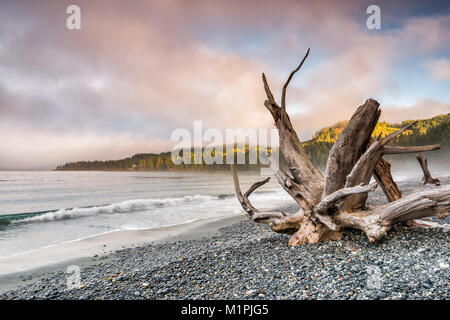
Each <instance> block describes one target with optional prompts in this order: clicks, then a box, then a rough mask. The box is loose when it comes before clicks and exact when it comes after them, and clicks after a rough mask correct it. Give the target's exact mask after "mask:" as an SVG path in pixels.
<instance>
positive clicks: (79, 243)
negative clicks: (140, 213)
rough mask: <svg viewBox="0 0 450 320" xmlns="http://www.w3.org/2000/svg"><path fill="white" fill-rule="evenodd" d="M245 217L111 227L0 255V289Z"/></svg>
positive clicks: (204, 233)
mask: <svg viewBox="0 0 450 320" xmlns="http://www.w3.org/2000/svg"><path fill="white" fill-rule="evenodd" d="M245 219H247V218H246V217H245V215H244V214H232V215H228V216H221V217H213V218H203V219H197V220H194V221H190V222H187V223H183V224H177V225H172V226H166V227H159V228H154V229H142V230H120V231H111V232H106V233H102V234H98V235H93V236H89V237H85V238H82V239H78V240H73V241H69V242H65V243H62V244H57V245H52V246H48V247H44V248H40V249H36V250H32V251H27V252H24V253H19V254H15V255H13V256H8V257H4V258H0V293H3V292H5V291H9V290H14V289H16V288H18V287H19V286H20V285H24V284H27V283H30V282H33V281H36V279H39V278H41V277H43V276H46V275H47V274H49V273H52V272H56V271H63V272H64V271H65V270H66V268H67V267H68V266H69V265H79V266H84V265H88V264H90V263H94V261H92V259H93V258H96V257H105V256H108V255H111V254H113V253H114V252H116V251H118V250H122V249H127V248H136V247H139V246H145V245H151V244H162V243H170V242H176V241H187V240H196V239H201V238H204V237H211V236H213V235H215V234H218V233H219V229H220V228H222V227H227V226H230V225H232V224H235V223H237V222H240V221H242V220H245Z"/></svg>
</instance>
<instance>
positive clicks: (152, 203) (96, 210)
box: [12, 195, 219, 223]
mask: <svg viewBox="0 0 450 320" xmlns="http://www.w3.org/2000/svg"><path fill="white" fill-rule="evenodd" d="M218 199H219V198H218V197H215V196H206V195H195V196H184V197H180V198H165V199H136V200H127V201H122V202H118V203H113V204H109V205H104V206H95V207H89V208H73V209H61V210H58V211H53V212H47V213H44V214H41V215H38V216H34V217H30V218H24V219H20V220H14V221H12V223H26V222H45V221H54V220H62V219H72V218H79V217H86V216H93V215H97V214H113V213H126V212H135V211H145V210H151V209H155V208H161V207H174V206H182V205H186V204H192V203H201V202H206V201H214V200H218Z"/></svg>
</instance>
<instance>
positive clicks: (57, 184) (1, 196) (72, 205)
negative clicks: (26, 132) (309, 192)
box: [0, 171, 294, 258]
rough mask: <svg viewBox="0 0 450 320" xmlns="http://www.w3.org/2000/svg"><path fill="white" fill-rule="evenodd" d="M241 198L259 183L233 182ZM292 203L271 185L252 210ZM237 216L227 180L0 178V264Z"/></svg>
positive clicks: (59, 174) (213, 176)
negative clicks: (82, 243) (112, 236)
mask: <svg viewBox="0 0 450 320" xmlns="http://www.w3.org/2000/svg"><path fill="white" fill-rule="evenodd" d="M239 177H240V180H241V188H242V189H243V190H246V188H248V187H249V186H250V185H251V184H252V183H254V182H256V181H258V180H261V179H262V178H263V177H261V176H260V175H259V172H252V173H246V172H242V173H240V174H239ZM289 202H291V203H294V202H293V200H292V199H291V198H290V197H289V196H288V195H287V194H286V193H285V192H284V191H283V190H282V189H281V187H280V186H279V185H278V183H277V182H276V179H275V178H274V177H272V179H271V181H270V182H269V183H268V184H267V185H265V186H263V187H261V188H260V189H258V190H257V191H256V192H255V193H254V194H253V195H252V203H253V204H254V205H255V206H256V207H260V208H276V207H277V206H280V205H283V204H286V203H289ZM241 212H242V209H241V206H240V204H239V202H238V201H237V199H236V197H235V196H234V188H233V182H232V178H231V175H230V173H228V172H221V173H198V172H92V171H91V172H68V171H42V172H7V171H3V172H0V258H1V257H7V256H12V255H17V254H20V253H23V252H27V251H31V250H36V249H39V248H43V247H46V246H51V245H57V244H60V243H64V242H68V241H74V240H78V239H82V238H86V237H90V236H94V235H97V234H102V233H105V232H111V231H116V230H137V229H151V228H158V227H163V226H170V225H177V224H183V223H188V222H190V221H193V220H197V219H202V218H209V217H219V216H226V215H231V214H239V213H241Z"/></svg>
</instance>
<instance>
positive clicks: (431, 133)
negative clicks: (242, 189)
mask: <svg viewBox="0 0 450 320" xmlns="http://www.w3.org/2000/svg"><path fill="white" fill-rule="evenodd" d="M413 121H415V120H407V121H403V122H402V123H398V124H390V123H387V122H379V123H378V124H377V126H376V128H375V130H374V132H373V137H374V138H378V137H380V136H381V137H385V136H386V135H388V134H390V133H392V132H394V131H397V130H398V129H400V128H401V127H403V126H405V125H407V124H408V123H411V122H413ZM417 122H418V123H417V124H416V125H415V126H414V127H413V128H412V129H410V130H407V131H405V132H404V133H403V134H401V135H399V136H398V137H396V138H395V139H394V140H393V141H392V142H391V144H393V145H397V144H398V145H402V146H413V145H417V146H420V145H427V144H440V145H441V149H440V150H438V151H434V152H430V155H429V156H427V157H429V158H431V159H432V158H434V157H437V156H439V157H441V158H443V159H444V160H445V159H447V160H445V161H448V160H450V113H449V114H442V115H438V116H435V117H433V118H429V119H421V120H417ZM346 124H347V121H341V122H338V123H336V124H334V125H332V126H330V127H326V128H323V129H321V130H319V131H317V132H316V133H315V134H314V135H313V137H312V139H311V140H308V141H305V142H303V147H304V148H305V151H306V153H307V154H308V156H309V158H310V159H311V160H312V162H313V164H314V165H315V166H316V167H318V168H321V169H324V168H325V165H326V161H327V158H328V153H329V151H330V149H331V147H332V146H333V144H334V142H335V141H336V139H337V137H338V136H339V134H340V133H341V132H342V130H343V129H344V127H345V125H346ZM252 148H256V151H258V150H259V149H258V147H252V146H250V147H249V146H247V147H245V149H244V150H241V149H237V148H234V150H233V152H234V154H235V156H236V154H238V153H244V154H245V158H246V163H248V158H249V153H250V152H251V151H255V149H252ZM225 150H226V148H225V146H224V153H223V154H222V156H223V163H224V164H206V163H205V162H203V163H202V164H180V165H176V164H174V163H173V162H172V159H171V152H163V153H159V154H156V153H138V154H135V155H133V156H131V157H128V158H125V159H120V160H108V161H77V162H69V163H66V164H64V165H61V166H58V167H57V168H56V170H73V171H88V170H105V171H108V170H110V171H127V170H145V171H166V170H198V171H218V170H229V166H228V165H226V164H225V163H226V162H225V158H226V152H225ZM198 156H199V155H198V154H195V153H194V152H193V151H191V159H194V158H195V157H198ZM405 157H409V158H411V155H396V156H393V157H388V160H390V161H394V162H395V161H398V160H401V159H403V158H405ZM191 163H194V161H191ZM260 167H261V165H260V164H245V165H240V169H242V170H245V169H247V170H252V169H258V168H260Z"/></svg>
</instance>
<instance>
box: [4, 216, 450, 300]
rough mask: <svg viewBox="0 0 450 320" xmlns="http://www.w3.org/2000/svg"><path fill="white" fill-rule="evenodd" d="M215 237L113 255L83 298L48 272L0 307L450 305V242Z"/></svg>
mask: <svg viewBox="0 0 450 320" xmlns="http://www.w3.org/2000/svg"><path fill="white" fill-rule="evenodd" d="M220 231H221V235H219V236H214V237H211V238H207V239H199V240H190V241H183V242H176V243H166V244H159V245H147V246H143V247H138V248H130V249H124V250H120V251H117V252H115V253H113V254H111V255H108V256H104V257H97V258H94V259H93V261H92V263H91V264H88V265H85V266H81V282H82V287H81V288H80V289H72V290H69V289H67V286H66V281H67V274H65V273H64V272H62V271H61V272H55V273H51V274H49V275H48V276H46V277H44V278H41V279H40V280H39V281H37V282H35V283H32V284H29V285H26V286H24V287H21V288H20V289H18V290H16V291H10V292H6V293H4V294H2V295H0V299H448V298H450V280H449V271H450V268H449V262H450V261H449V256H448V252H449V242H448V239H449V234H448V233H445V232H442V231H440V230H422V229H411V228H409V229H406V228H403V227H399V228H397V229H396V230H394V231H393V232H391V233H390V235H389V237H388V238H387V239H386V240H384V241H383V242H382V243H380V244H378V245H372V244H370V243H369V242H368V241H367V239H366V238H365V237H364V236H363V235H362V234H361V233H360V232H357V231H350V232H348V233H347V234H346V236H345V237H344V239H342V240H340V241H332V242H327V243H320V244H315V245H308V246H300V247H295V248H291V247H288V246H287V240H288V238H287V237H286V236H283V235H277V234H274V233H273V232H271V231H270V230H268V229H267V228H265V227H264V226H262V225H257V224H254V223H251V222H249V221H243V222H240V223H237V224H235V225H233V226H231V227H227V228H223V229H221V230H220Z"/></svg>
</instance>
